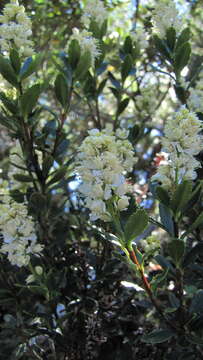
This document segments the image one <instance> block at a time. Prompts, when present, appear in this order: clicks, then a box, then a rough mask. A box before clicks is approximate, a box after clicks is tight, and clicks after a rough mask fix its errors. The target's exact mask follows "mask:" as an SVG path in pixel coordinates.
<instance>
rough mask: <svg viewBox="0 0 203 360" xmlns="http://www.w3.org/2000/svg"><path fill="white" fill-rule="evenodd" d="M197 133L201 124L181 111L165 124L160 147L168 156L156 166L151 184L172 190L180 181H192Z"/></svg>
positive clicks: (198, 140) (199, 138) (196, 165)
mask: <svg viewBox="0 0 203 360" xmlns="http://www.w3.org/2000/svg"><path fill="white" fill-rule="evenodd" d="M201 129H202V123H201V121H200V120H199V119H198V118H197V116H196V115H195V113H192V112H190V111H189V110H188V109H186V108H185V107H182V108H181V109H180V110H179V111H178V112H177V113H175V115H174V116H173V118H172V119H170V120H168V121H167V122H166V125H165V137H164V138H163V140H162V144H163V148H164V151H165V152H166V153H168V161H167V163H166V162H165V163H164V164H162V163H161V164H160V167H159V169H158V172H157V173H156V174H155V175H154V176H152V181H160V182H161V183H162V185H163V186H164V187H165V188H166V189H169V190H172V189H173V188H174V187H175V186H176V185H177V184H180V183H181V182H182V181H184V180H194V179H195V178H196V172H195V169H197V168H199V167H200V163H199V161H198V160H196V159H195V158H194V155H197V154H198V153H199V151H200V150H201V145H202V135H200V131H201Z"/></svg>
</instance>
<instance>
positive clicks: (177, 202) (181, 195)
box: [170, 181, 192, 214]
mask: <svg viewBox="0 0 203 360" xmlns="http://www.w3.org/2000/svg"><path fill="white" fill-rule="evenodd" d="M191 196H192V182H191V181H183V183H182V184H179V185H178V186H177V189H176V191H175V193H174V194H173V197H172V199H171V204H170V207H171V209H172V210H173V212H174V214H177V213H178V212H179V211H181V210H183V208H184V207H185V206H186V205H187V203H188V201H189V200H190V198H191Z"/></svg>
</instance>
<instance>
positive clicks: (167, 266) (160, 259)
mask: <svg viewBox="0 0 203 360" xmlns="http://www.w3.org/2000/svg"><path fill="white" fill-rule="evenodd" d="M155 260H156V262H157V263H158V264H159V265H160V266H161V267H162V268H163V269H164V270H167V269H168V270H170V271H171V272H172V273H173V272H174V268H173V266H172V265H171V263H170V262H169V261H168V260H167V259H166V258H165V257H164V256H162V255H156V256H155Z"/></svg>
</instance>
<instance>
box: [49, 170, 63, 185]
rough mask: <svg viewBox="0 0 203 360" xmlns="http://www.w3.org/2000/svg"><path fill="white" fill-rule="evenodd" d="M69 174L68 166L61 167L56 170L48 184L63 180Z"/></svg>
mask: <svg viewBox="0 0 203 360" xmlns="http://www.w3.org/2000/svg"><path fill="white" fill-rule="evenodd" d="M66 174H67V167H66V166H64V167H61V168H60V169H58V170H56V171H55V172H54V176H53V177H52V179H51V180H50V181H48V183H47V185H48V186H50V185H52V184H54V183H56V182H58V181H59V180H62V179H63V178H64V177H65V175H66Z"/></svg>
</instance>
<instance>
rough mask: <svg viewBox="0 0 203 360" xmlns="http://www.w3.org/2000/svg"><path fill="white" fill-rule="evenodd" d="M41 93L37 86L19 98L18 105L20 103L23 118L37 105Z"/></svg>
mask: <svg viewBox="0 0 203 360" xmlns="http://www.w3.org/2000/svg"><path fill="white" fill-rule="evenodd" d="M40 92H41V87H40V85H39V84H35V85H33V86H32V87H31V88H29V89H28V90H27V91H26V92H25V93H24V94H23V95H22V96H21V97H20V103H21V112H22V115H23V116H25V117H26V116H27V115H29V114H30V113H31V112H32V110H33V108H34V107H35V106H36V104H37V100H38V98H39V95H40Z"/></svg>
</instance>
